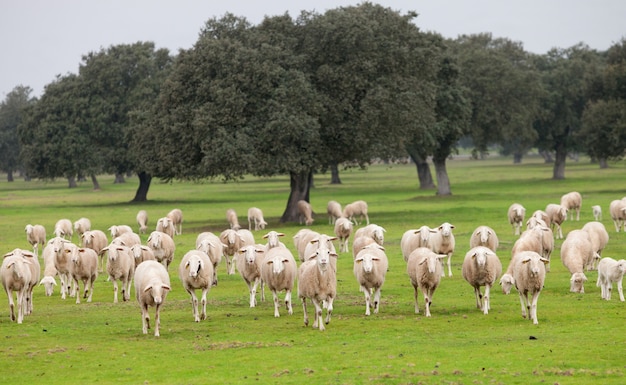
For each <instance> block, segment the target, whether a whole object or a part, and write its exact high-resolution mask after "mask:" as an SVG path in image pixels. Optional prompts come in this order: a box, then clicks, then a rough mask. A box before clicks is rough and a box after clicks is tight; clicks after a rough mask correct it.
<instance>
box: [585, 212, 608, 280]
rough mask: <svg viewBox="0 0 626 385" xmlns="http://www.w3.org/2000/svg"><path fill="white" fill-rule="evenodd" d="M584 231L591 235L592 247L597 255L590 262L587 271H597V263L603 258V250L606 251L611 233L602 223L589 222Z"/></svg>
mask: <svg viewBox="0 0 626 385" xmlns="http://www.w3.org/2000/svg"><path fill="white" fill-rule="evenodd" d="M582 230H583V231H586V232H587V233H588V234H589V240H590V241H591V246H592V247H593V251H594V252H595V253H596V255H595V257H594V258H593V259H592V260H591V261H588V263H587V266H586V268H587V270H595V265H596V261H598V260H599V259H600V258H602V250H604V248H605V247H606V244H607V243H608V242H609V233H608V232H607V231H606V228H605V227H604V225H603V224H602V223H601V222H587V223H585V225H584V226H583V228H582Z"/></svg>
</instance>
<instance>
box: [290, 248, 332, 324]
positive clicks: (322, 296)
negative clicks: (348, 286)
mask: <svg viewBox="0 0 626 385" xmlns="http://www.w3.org/2000/svg"><path fill="white" fill-rule="evenodd" d="M318 245H319V247H318V249H317V250H316V251H315V254H314V255H313V256H312V257H311V258H310V259H309V260H307V261H306V262H304V263H302V264H301V265H300V267H299V268H298V298H300V300H301V301H302V310H303V313H304V325H305V326H308V325H309V315H308V314H307V311H306V299H307V298H309V299H311V302H312V303H313V305H314V306H315V318H314V321H313V328H317V327H319V330H324V329H325V327H324V323H323V322H322V302H324V303H325V304H326V321H325V322H326V324H328V323H330V317H331V314H332V312H333V301H334V299H335V297H336V296H337V275H336V273H335V269H333V267H332V265H331V259H332V258H333V257H335V258H336V257H337V254H335V253H333V252H332V251H331V250H330V249H329V248H328V245H327V244H326V242H318ZM329 266H331V267H330V268H329Z"/></svg>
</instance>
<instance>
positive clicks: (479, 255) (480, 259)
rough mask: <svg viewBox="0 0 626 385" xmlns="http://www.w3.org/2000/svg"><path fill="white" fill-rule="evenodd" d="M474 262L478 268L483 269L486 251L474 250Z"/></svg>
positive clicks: (481, 249) (485, 261)
mask: <svg viewBox="0 0 626 385" xmlns="http://www.w3.org/2000/svg"><path fill="white" fill-rule="evenodd" d="M473 258H474V260H475V261H476V265H477V266H480V267H484V266H485V264H486V263H487V250H485V249H483V248H480V249H477V250H476V253H474V255H473Z"/></svg>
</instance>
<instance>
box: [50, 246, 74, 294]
mask: <svg viewBox="0 0 626 385" xmlns="http://www.w3.org/2000/svg"><path fill="white" fill-rule="evenodd" d="M58 239H63V238H61V237H56V238H55V239H54V243H55V250H56V251H57V253H56V258H55V259H54V267H55V268H56V269H57V272H58V273H59V277H60V280H61V299H65V298H66V297H67V296H68V295H69V296H70V297H73V296H74V295H75V293H74V286H73V280H72V279H71V277H70V266H69V264H70V259H71V257H72V255H73V254H74V249H75V248H77V246H76V245H75V244H73V243H71V242H69V241H67V240H65V239H63V240H62V241H58Z"/></svg>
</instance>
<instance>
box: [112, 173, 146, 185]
mask: <svg viewBox="0 0 626 385" xmlns="http://www.w3.org/2000/svg"><path fill="white" fill-rule="evenodd" d="M139 180H140V181H141V178H139ZM117 183H126V179H124V174H122V173H119V172H118V173H115V182H113V184H117Z"/></svg>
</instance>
